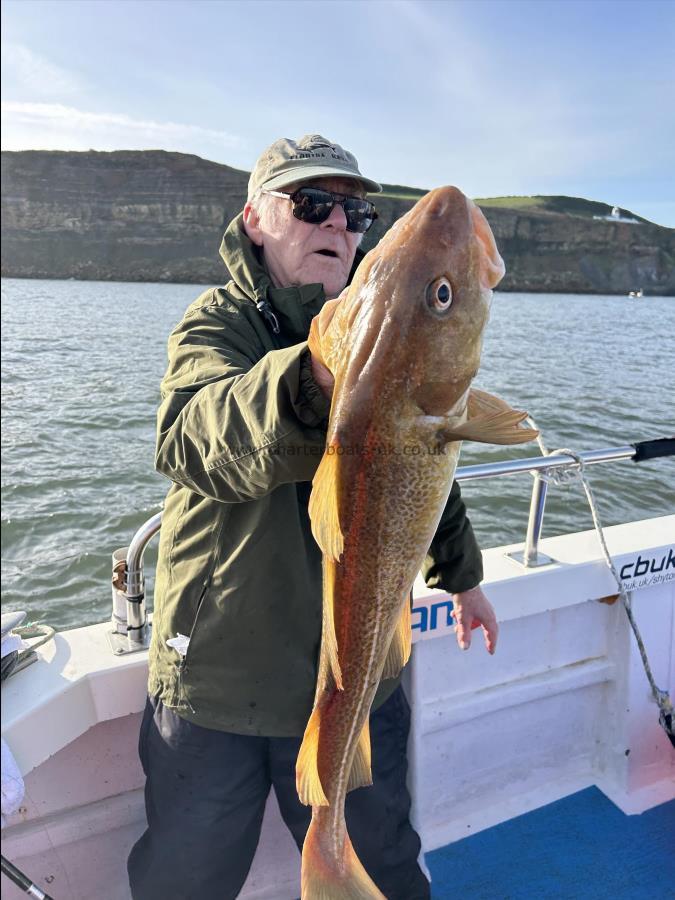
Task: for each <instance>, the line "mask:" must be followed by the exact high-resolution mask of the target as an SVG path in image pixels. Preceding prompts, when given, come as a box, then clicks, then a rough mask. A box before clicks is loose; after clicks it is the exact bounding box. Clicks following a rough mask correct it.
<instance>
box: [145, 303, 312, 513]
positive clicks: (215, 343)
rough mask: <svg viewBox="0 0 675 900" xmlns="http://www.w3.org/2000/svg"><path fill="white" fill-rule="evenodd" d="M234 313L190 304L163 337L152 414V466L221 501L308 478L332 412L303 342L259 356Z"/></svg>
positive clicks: (238, 499)
mask: <svg viewBox="0 0 675 900" xmlns="http://www.w3.org/2000/svg"><path fill="white" fill-rule="evenodd" d="M237 315H238V314H237V313H232V312H228V311H227V310H224V309H223V308H222V307H221V306H217V305H204V306H198V307H196V308H193V309H192V310H191V311H188V313H187V315H186V316H185V318H184V319H183V321H182V322H181V323H180V324H179V325H178V327H177V328H176V329H175V330H174V332H173V333H172V335H171V337H170V338H169V366H168V369H167V372H166V375H165V377H164V379H163V381H162V401H161V405H160V408H159V412H158V416H157V445H156V467H157V470H158V471H159V472H161V473H162V474H163V475H166V476H167V477H168V478H170V479H171V480H172V481H174V482H177V483H178V484H182V485H185V486H186V487H188V488H190V489H192V490H193V491H196V492H198V493H200V494H202V495H204V496H205V497H211V498H213V499H215V500H221V501H223V502H227V503H237V502H241V501H246V500H252V499H256V498H258V497H261V496H263V495H265V494H267V493H269V492H270V491H272V490H274V488H276V487H278V486H279V485H281V484H286V483H289V482H296V481H309V480H311V479H312V477H313V476H314V473H315V471H316V469H317V467H318V465H319V462H320V460H321V457H322V455H323V451H324V445H325V437H326V426H327V419H328V413H329V409H330V403H329V401H328V399H327V398H325V397H324V395H323V393H322V392H321V390H320V388H319V387H318V385H317V384H316V383H315V382H314V379H313V378H312V372H311V358H310V355H309V351H308V350H307V344H306V343H302V344H296V345H295V346H292V347H287V348H285V349H282V350H272V351H270V352H269V353H267V354H266V355H265V356H264V357H263V358H262V359H260V360H256V359H255V358H252V357H254V356H255V353H253V352H252V350H251V340H250V337H249V336H246V335H245V334H242V328H241V324H240V323H241V320H240V319H238V318H237ZM237 326H239V327H237ZM247 337H248V340H247Z"/></svg>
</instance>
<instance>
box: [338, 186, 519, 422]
mask: <svg viewBox="0 0 675 900" xmlns="http://www.w3.org/2000/svg"><path fill="white" fill-rule="evenodd" d="M503 275H504V263H503V261H502V259H501V256H500V255H499V252H498V250H497V247H496V244H495V241H494V237H493V235H492V231H491V229H490V226H489V224H488V222H487V220H486V218H485V216H484V215H483V213H482V212H481V211H480V209H479V208H478V207H477V206H476V205H475V204H474V203H473V202H472V201H471V200H470V199H469V198H467V197H466V196H465V195H464V194H463V193H462V192H461V191H460V190H459V189H458V188H456V187H441V188H437V189H436V190H433V191H431V192H430V193H428V194H426V195H425V196H424V197H423V198H422V199H421V200H420V201H419V202H418V203H417V204H416V205H415V206H414V207H413V208H412V209H411V210H410V211H409V212H408V213H407V214H406V215H405V216H403V217H402V218H401V219H399V220H398V222H396V223H395V224H394V226H393V227H392V228H391V229H390V230H389V232H388V233H387V234H386V235H385V237H384V238H383V239H382V240H381V241H380V243H379V244H378V245H377V246H376V247H375V248H374V249H373V250H371V251H370V253H368V254H367V255H366V257H365V258H364V260H363V261H362V263H361V265H360V266H359V269H358V270H357V273H356V276H355V279H354V281H353V283H352V285H351V286H350V288H349V289H348V291H347V294H346V296H345V298H344V303H342V304H341V309H340V310H339V314H336V317H335V320H336V321H335V327H336V333H338V334H340V339H339V340H337V341H335V344H334V348H333V349H334V353H333V362H334V369H335V370H337V372H336V384H337V383H338V381H342V382H344V386H347V382H349V381H350V380H351V381H352V388H353V392H354V394H355V396H354V399H356V394H358V393H359V392H361V393H364V392H366V391H367V392H373V391H377V392H378V393H379V394H382V392H383V389H384V387H385V385H386V384H388V385H390V386H391V385H395V391H396V395H397V396H398V397H405V398H407V401H408V405H409V406H412V407H414V408H416V411H417V413H418V414H421V415H423V416H432V417H439V416H441V417H445V418H448V417H449V418H451V419H453V420H454V419H457V418H461V417H462V416H464V417H465V416H466V406H467V398H468V393H469V387H470V384H471V381H472V379H473V377H474V375H475V374H476V371H477V369H478V366H479V363H480V353H481V346H482V337H483V331H484V328H485V325H486V323H487V321H488V317H489V311H490V303H491V298H492V289H493V288H494V287H495V285H496V284H497V283H498V282H499V280H500V279H501V278H502V276H503ZM369 376H370V377H369ZM343 393H344V391H343Z"/></svg>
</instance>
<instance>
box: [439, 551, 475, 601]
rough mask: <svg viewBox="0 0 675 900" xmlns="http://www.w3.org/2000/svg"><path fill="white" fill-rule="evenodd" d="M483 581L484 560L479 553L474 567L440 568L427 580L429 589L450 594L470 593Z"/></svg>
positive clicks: (453, 566) (452, 566)
mask: <svg viewBox="0 0 675 900" xmlns="http://www.w3.org/2000/svg"><path fill="white" fill-rule="evenodd" d="M482 580H483V559H482V557H481V556H480V551H479V552H478V558H477V559H475V560H473V564H472V565H466V564H465V565H464V566H462V567H461V568H458V566H457V565H456V564H453V565H449V566H438V567H437V568H436V571H435V572H434V574H433V575H431V576H430V577H428V578H427V579H426V583H427V587H430V588H439V589H440V590H442V591H447V593H448V594H461V593H462V591H470V590H471V588H475V587H478V585H479V584H480V583H481V581H482Z"/></svg>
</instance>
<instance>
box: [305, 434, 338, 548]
mask: <svg viewBox="0 0 675 900" xmlns="http://www.w3.org/2000/svg"><path fill="white" fill-rule="evenodd" d="M339 459H340V456H339V444H338V443H337V441H332V442H331V443H330V444H329V446H328V448H327V450H326V452H325V453H324V455H323V458H322V460H321V462H320V463H319V468H318V469H317V470H316V474H315V476H314V480H313V481H312V493H311V496H310V498H309V517H310V519H311V522H312V534H313V535H314V539H315V540H316V542H317V544H318V545H319V547H320V548H321V551H322V552H323V553H324V554H325V555H326V556H327V557H328V558H329V559H333V560H335V561H336V562H339V560H340V557H341V556H342V551H343V550H344V543H345V541H344V535H343V534H342V528H341V526H340V512H339V508H338V485H339V481H338V477H337V476H338V462H339Z"/></svg>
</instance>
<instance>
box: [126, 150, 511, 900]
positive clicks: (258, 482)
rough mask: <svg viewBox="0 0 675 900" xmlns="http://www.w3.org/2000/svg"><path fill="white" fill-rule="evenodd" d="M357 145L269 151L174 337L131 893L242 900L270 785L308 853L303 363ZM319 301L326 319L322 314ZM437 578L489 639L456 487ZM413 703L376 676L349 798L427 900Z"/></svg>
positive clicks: (317, 611)
mask: <svg viewBox="0 0 675 900" xmlns="http://www.w3.org/2000/svg"><path fill="white" fill-rule="evenodd" d="M380 190H381V188H380V186H379V185H378V184H377V183H376V182H374V181H371V180H370V179H368V178H365V177H364V176H363V175H361V173H360V171H359V168H358V165H357V161H356V159H355V158H354V156H353V155H352V154H351V153H348V152H347V151H345V150H344V149H343V148H342V147H340V146H339V145H338V144H333V143H331V142H330V141H328V140H326V139H325V138H323V137H321V136H320V135H309V136H306V137H304V138H302V139H301V140H299V141H297V142H295V141H291V140H287V139H282V140H279V141H276V142H275V143H274V144H272V146H271V147H269V148H268V149H267V150H266V151H265V152H264V153H263V155H262V156H261V157H260V159H259V160H258V163H257V164H256V166H255V168H254V170H253V173H252V174H251V179H250V182H249V193H248V200H247V202H246V205H245V207H244V210H243V213H242V214H240V215H239V216H237V218H236V219H234V221H233V222H232V223H231V224H230V226H229V228H228V229H227V231H226V233H225V236H224V238H223V243H222V247H221V255H222V257H223V259H224V261H225V264H226V265H227V268H228V270H229V272H230V275H231V281H229V282H228V284H227V285H226V286H225V288H215V289H212V290H208V291H206V292H205V293H204V294H202V295H201V297H199V299H198V300H196V301H195V302H194V303H193V304H192V306H190V307H189V309H188V310H187V312H186V314H185V316H184V318H183V320H182V322H181V323H180V324H179V325H178V327H177V328H176V329H175V330H174V332H173V334H172V335H171V337H170V339H169V367H168V370H167V373H166V375H165V377H164V380H163V382H162V403H161V407H160V410H159V415H158V427H157V468H158V470H159V471H160V472H162V473H163V474H164V475H166V476H167V477H168V478H169V479H170V480H171V481H172V482H173V484H172V486H171V488H170V490H169V493H168V496H167V499H166V506H165V512H164V519H163V522H162V531H161V538H160V547H159V563H158V569H157V579H156V588H155V617H154V629H153V641H152V647H151V652H150V678H149V700H148V704H147V707H146V712H145V716H144V719H143V723H142V727H141V736H140V756H141V760H142V763H143V767H144V770H145V773H146V775H147V783H146V791H145V797H146V810H147V817H148V829H147V831H146V832H145V834H144V835H143V836H142V837H141V839H140V840H139V841H138V843H137V844H136V846H135V847H134V848H133V850H132V853H131V856H130V858H129V875H130V882H131V888H132V894H133V896H134V898H136V900H154V898H157V900H159V898H162V900H164V898H167V897H170V898H173V900H183V898H185V900H187V898H193V897H194V898H197V897H206V896H213V897H219V898H234V897H236V896H237V895H238V893H239V891H240V890H241V887H242V885H243V883H244V881H245V879H246V875H247V873H248V870H249V867H250V865H251V861H252V859H253V856H254V853H255V849H256V846H257V842H258V837H259V833H260V825H261V821H262V816H263V811H264V808H265V802H266V800H267V797H268V794H269V791H270V788H271V787H273V788H274V791H275V794H276V797H277V800H278V802H279V808H280V810H281V815H282V816H283V819H284V821H285V823H286V825H287V826H288V828H289V830H290V832H291V834H292V836H293V838H294V839H295V842H296V843H297V845H298V847H301V846H302V842H303V839H304V835H305V832H306V829H307V827H308V824H309V819H310V811H309V809H308V808H306V807H304V806H302V805H301V804H300V803H299V801H298V798H297V794H296V791H295V761H296V757H297V753H298V749H299V746H300V741H301V738H302V734H303V731H304V727H305V724H306V722H307V719H308V717H309V714H310V712H311V708H312V701H313V696H314V688H315V682H316V665H317V658H318V651H319V642H320V637H321V595H322V587H321V582H322V579H321V554H320V551H319V549H318V547H317V545H316V544H315V542H314V540H313V538H312V534H311V530H310V525H309V517H308V513H307V503H308V499H309V494H310V490H311V479H312V477H313V475H314V473H315V471H316V468H317V466H318V464H319V461H320V459H321V455H322V453H323V447H324V442H325V436H326V427H327V418H328V413H329V409H330V394H331V391H332V377H331V375H330V372H329V371H328V370H327V369H325V368H323V367H322V366H321V365H320V364H319V363H318V362H317V361H316V360H314V359H313V358H312V355H311V352H310V349H309V348H308V344H307V336H308V333H309V330H310V325H311V322H312V319H313V317H315V316H319V315H321V316H322V317H323V318H322V320H321V326H322V327H323V326H325V324H326V322H327V321H328V319H329V318H330V315H331V314H332V312H333V311H334V308H335V304H334V303H332V304H331V303H326V301H327V300H330V299H333V298H336V297H338V295H339V294H340V292H341V291H342V290H343V288H344V287H345V285H346V284H347V283H348V281H349V279H350V277H351V274H352V273H353V271H354V269H355V268H356V266H357V265H358V263H359V261H360V258H361V256H362V254H361V252H360V251H359V249H358V246H359V243H360V242H361V239H362V237H363V234H364V233H365V232H366V231H367V230H368V228H369V227H370V226H371V224H372V222H373V220H374V219H375V217H376V212H375V209H374V207H373V205H372V203H370V201H368V200H367V199H366V193H367V192H371V193H375V192H378V191H380ZM322 310H323V312H322ZM425 575H426V578H427V583H428V584H430V585H435V586H441V587H443V588H445V589H446V590H448V591H450V592H452V593H453V595H454V599H455V612H456V617H457V620H458V639H459V641H460V644H461V645H462V646H468V643H469V642H470V635H471V631H470V626H471V622H472V620H473V619H477V620H479V621H480V622H481V623H482V624H483V627H484V631H485V635H486V642H487V646H488V649H489V650H490V651H491V652H492V651H493V650H494V645H495V641H496V623H495V619H494V614H493V612H492V609H491V607H490V605H489V603H488V601H487V600H486V598H485V596H484V594H483V593H482V591H481V590H480V588H479V587H478V584H479V582H480V580H481V578H482V569H481V557H480V552H479V549H478V547H477V545H476V542H475V540H474V537H473V533H472V531H471V526H470V525H469V522H468V520H467V518H466V514H465V509H464V505H463V503H462V500H461V498H460V494H459V489H458V486H457V485H456V484H455V485H454V486H453V490H452V492H451V495H450V499H449V501H448V504H447V507H446V509H445V512H444V515H443V518H442V520H441V523H440V526H439V529H438V532H437V534H436V537H435V539H434V541H433V543H432V547H431V548H430V551H429V556H428V558H427V561H426V567H425ZM409 713H410V711H409V708H408V704H407V701H406V698H405V695H404V693H403V691H402V689H401V687H400V685H399V683H398V679H395V680H391V681H383V682H382V683H381V685H380V688H379V691H378V694H377V696H376V698H375V702H374V704H373V711H372V713H371V719H370V730H371V741H372V761H373V785H372V787H368V788H361V789H358V790H356V791H353V792H352V793H350V794H349V796H348V799H347V810H346V812H347V824H348V828H349V833H350V835H351V838H352V841H353V844H354V847H355V850H356V852H357V854H358V856H359V858H360V859H361V861H362V862H363V864H364V865H365V866H366V868H367V869H368V871H369V873H370V875H371V876H372V878H373V879H374V880H375V882H376V883H377V884H378V886H379V887H380V889H381V890H382V892H383V893H384V894H385V896H386V897H388V898H389V900H421V898H427V897H429V884H428V882H427V879H426V877H425V876H424V874H423V873H422V871H421V869H420V867H419V865H418V862H417V858H418V855H419V851H420V842H419V838H418V836H417V834H416V833H415V831H414V830H413V828H412V826H411V824H410V821H409V818H408V815H409V809H410V797H409V795H408V792H407V789H406V769H407V763H406V740H407V736H408V728H409Z"/></svg>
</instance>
